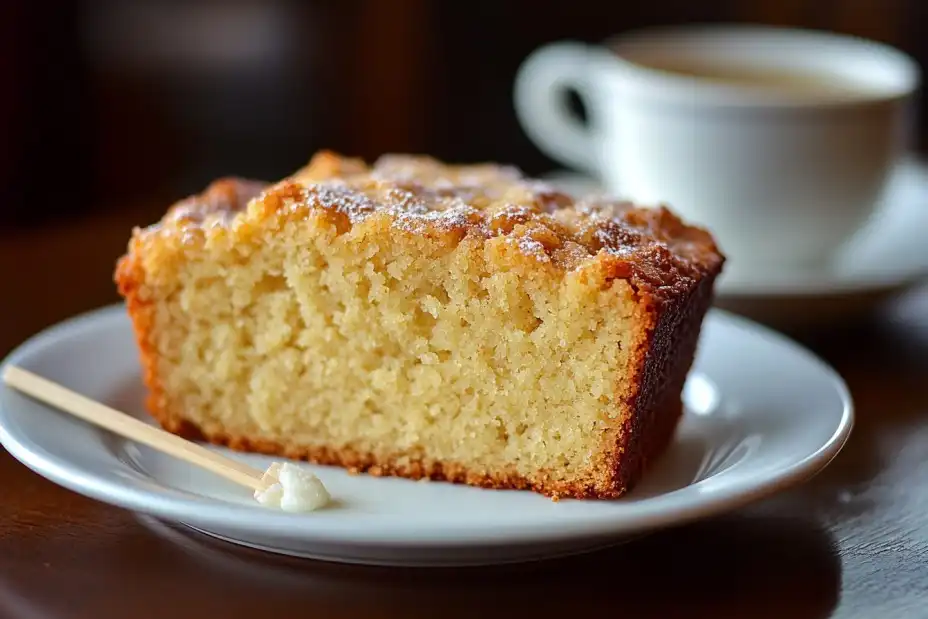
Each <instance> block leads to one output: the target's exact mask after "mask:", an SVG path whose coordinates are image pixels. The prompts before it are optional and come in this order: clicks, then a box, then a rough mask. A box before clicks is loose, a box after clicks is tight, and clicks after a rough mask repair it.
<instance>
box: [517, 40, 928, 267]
mask: <svg viewBox="0 0 928 619" xmlns="http://www.w3.org/2000/svg"><path fill="white" fill-rule="evenodd" d="M681 67H682V69H681ZM919 79H920V76H919V70H918V66H917V64H916V63H915V62H914V61H913V60H912V59H911V58H909V57H908V56H907V55H905V54H903V53H902V52H900V51H898V50H896V49H893V48H891V47H888V46H885V45H881V44H877V43H873V42H870V41H865V40H861V39H856V38H851V37H846V36H839V35H833V34H826V33H820V32H814V31H805V30H791V29H781V28H767V27H755V26H699V27H696V26H684V27H674V28H662V29H651V30H643V31H637V32H634V33H630V34H626V35H623V36H619V37H616V38H614V39H612V40H610V41H609V42H608V43H607V44H605V45H602V46H590V45H586V44H582V43H576V42H559V43H554V44H551V45H548V46H546V47H543V48H541V49H539V50H537V51H536V52H534V53H533V54H532V55H531V56H529V57H528V58H527V59H526V61H525V62H524V63H523V65H522V67H521V68H520V69H519V72H518V75H517V77H516V81H515V89H514V104H515V110H516V113H517V116H518V119H519V121H520V123H521V124H522V126H523V128H524V130H525V132H526V133H527V135H528V136H529V137H530V138H531V139H532V140H533V141H534V142H535V143H536V145H537V146H538V147H539V148H540V149H541V150H543V151H544V152H545V153H547V154H548V155H549V156H551V157H552V158H554V159H557V160H558V161H560V162H562V163H564V164H566V165H568V166H570V167H572V168H575V169H578V170H580V171H582V172H585V173H589V174H591V175H594V176H595V177H596V178H597V179H598V180H599V181H600V183H601V184H602V185H603V186H604V188H605V189H606V190H607V191H608V192H609V193H611V194H613V195H616V196H619V197H623V198H627V199H631V200H634V201H636V202H640V203H644V204H657V203H663V204H667V205H668V206H670V207H671V208H672V209H673V210H675V211H676V212H678V213H679V214H681V216H683V217H684V218H686V219H688V220H689V221H692V222H694V223H698V224H701V225H704V226H706V227H708V228H710V229H711V230H712V232H713V233H714V234H715V236H716V238H717V240H718V241H719V244H720V245H721V247H722V250H723V251H724V252H725V253H726V254H727V255H728V256H729V259H730V261H729V268H731V267H734V268H739V267H742V266H750V267H751V268H757V264H759V263H760V264H764V265H766V266H768V267H769V266H771V265H777V266H786V267H789V268H796V267H797V266H801V265H803V264H812V263H820V262H821V261H823V260H827V258H828V257H829V256H831V255H833V254H834V252H835V251H836V250H837V249H838V248H839V247H840V246H841V245H842V244H843V243H844V242H845V241H846V240H848V239H849V237H851V236H852V235H853V234H854V233H855V232H856V231H857V230H858V229H860V228H861V227H862V226H863V225H864V224H865V223H866V221H867V220H868V219H869V217H870V216H871V215H872V214H873V211H874V209H875V208H876V205H877V204H878V202H879V198H880V196H881V194H882V192H883V190H884V188H885V187H886V186H887V184H888V181H889V179H890V176H891V172H892V170H893V167H894V164H895V162H896V161H897V159H898V158H899V156H900V155H901V154H902V152H903V151H904V149H905V142H906V140H905V136H906V129H907V127H908V124H909V122H910V120H911V118H910V115H909V111H910V110H909V106H908V102H909V101H910V99H911V96H912V94H913V92H914V91H915V90H916V88H917V87H918V83H919ZM570 91H574V92H576V93H577V95H579V97H580V98H581V100H582V101H583V103H584V107H585V110H586V116H587V120H586V121H582V120H580V118H578V117H577V116H576V115H574V114H572V113H571V110H570V108H569V105H568V103H569V99H568V94H569V92H570ZM752 265H753V266H752Z"/></svg>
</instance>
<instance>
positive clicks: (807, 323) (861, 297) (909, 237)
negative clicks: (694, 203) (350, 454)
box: [548, 158, 928, 329]
mask: <svg viewBox="0 0 928 619" xmlns="http://www.w3.org/2000/svg"><path fill="white" fill-rule="evenodd" d="M548 180H550V181H551V182H553V183H554V184H556V185H558V186H560V187H562V188H563V190H564V191H567V192H569V193H574V194H580V193H591V192H592V193H600V192H602V189H601V188H600V187H599V185H598V183H597V182H596V181H595V180H593V179H591V178H589V177H586V176H583V175H579V174H576V173H573V172H568V171H560V172H555V173H553V174H551V175H549V177H548ZM671 206H672V205H671ZM925 230H928V164H926V163H925V162H923V161H920V160H918V159H914V158H909V159H904V160H902V161H901V162H900V163H899V165H898V166H897V167H896V169H895V171H894V173H893V177H892V179H891V181H890V183H889V186H888V187H887V190H886V194H885V195H884V197H883V200H882V202H881V204H879V205H878V208H877V210H876V213H875V214H874V216H873V218H872V220H871V221H870V222H869V223H868V225H867V226H865V227H864V228H862V229H861V230H860V232H859V233H858V234H857V235H855V236H854V237H853V238H852V239H850V240H849V241H848V243H847V244H846V246H845V247H843V248H842V249H841V250H840V251H838V252H836V253H835V255H834V256H833V257H832V259H831V260H830V261H828V262H826V263H823V264H821V265H819V266H818V267H817V268H805V269H789V270H777V269H775V268H772V267H768V268H766V269H763V270H759V271H758V270H752V269H738V268H736V267H737V265H734V264H733V263H729V264H728V265H726V269H725V271H724V272H723V273H722V275H721V276H720V277H719V281H718V283H717V285H716V305H717V306H718V307H720V308H723V309H728V310H731V311H734V312H737V313H739V314H743V315H745V316H748V317H750V318H752V319H755V320H760V321H762V322H765V323H768V324H770V325H773V326H776V327H777V328H780V329H793V328H801V329H805V328H815V327H819V326H822V325H830V324H834V323H835V322H838V321H845V320H851V319H854V318H856V317H858V316H860V315H862V314H863V313H865V312H867V311H870V310H871V309H873V308H874V307H876V306H877V305H878V304H879V303H882V302H883V301H885V300H887V299H889V298H891V297H893V296H895V295H897V294H899V293H901V292H903V291H905V290H906V289H908V288H909V287H911V286H912V285H913V284H916V283H918V282H919V281H920V280H922V279H925V278H926V277H928V246H926V245H925V242H924V238H923V237H924V231H925ZM723 250H724V248H723Z"/></svg>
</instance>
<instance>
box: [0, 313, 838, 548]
mask: <svg viewBox="0 0 928 619" xmlns="http://www.w3.org/2000/svg"><path fill="white" fill-rule="evenodd" d="M5 363H10V364H16V365H19V366H21V367H24V368H25V369H28V370H31V371H33V372H36V373H38V374H40V375H43V376H46V377H48V378H50V379H52V380H55V381H58V382H60V383H62V384H64V385H65V386H67V387H69V388H71V389H74V390H76V391H78V392H81V393H83V394H85V395H87V396H89V397H92V398H95V399H97V400H101V401H103V402H105V403H107V404H109V405H111V406H113V407H116V408H118V409H120V410H123V411H125V412H127V413H128V414H131V415H134V416H137V417H139V418H142V419H149V418H148V417H147V415H146V414H145V412H144V409H143V405H142V401H143V398H144V389H143V387H142V385H141V382H140V378H139V370H138V362H137V357H136V348H135V343H134V339H133V336H132V332H131V329H130V324H129V321H128V318H127V317H126V315H125V312H124V310H123V308H122V307H121V306H115V307H110V308H104V309H101V310H98V311H95V312H92V313H89V314H85V315H83V316H79V317H77V318H74V319H71V320H69V321H67V322H65V323H62V324H60V325H58V326H56V327H53V328H51V329H49V330H47V331H45V332H43V333H40V334H38V335H37V336H35V337H34V338H32V339H30V340H29V341H28V342H26V343H25V344H23V345H22V346H21V347H19V348H18V349H17V350H16V351H14V352H13V353H12V354H11V355H10V357H9V358H8V359H7V360H6V361H5ZM685 401H686V409H687V410H686V413H685V415H684V418H683V420H682V422H681V425H680V427H679V431H678V432H677V435H676V437H675V440H674V441H673V443H672V445H671V446H670V448H669V450H668V451H667V453H666V455H665V456H664V457H663V458H662V459H661V460H660V461H658V462H657V463H656V466H655V467H654V468H653V469H652V470H651V471H650V472H649V473H648V474H647V476H646V477H645V479H644V480H643V482H642V483H641V484H640V485H639V486H638V487H637V488H636V489H635V490H634V492H632V493H631V494H629V495H627V496H626V497H624V498H622V499H619V500H614V501H581V500H561V501H559V502H553V501H551V500H549V499H547V498H545V497H543V496H541V495H538V494H534V493H530V492H525V491H504V490H484V489H479V488H471V487H466V486H460V485H453V484H447V483H439V482H427V483H424V482H416V481H411V480H404V479H396V478H376V477H370V476H366V475H359V476H351V475H348V474H347V473H346V472H345V471H343V470H341V469H338V468H332V467H312V468H313V469H314V470H315V472H316V473H317V474H318V475H319V476H320V477H321V478H322V480H323V481H324V483H325V484H326V486H327V487H328V488H329V490H330V492H331V494H332V496H333V499H334V502H333V504H332V505H331V506H328V507H326V508H325V509H322V510H319V511H316V512H311V513H308V514H291V513H285V512H281V511H276V510H270V509H266V508H263V507H261V506H258V505H257V504H256V503H254V502H253V500H252V497H251V495H250V494H249V492H248V491H247V490H246V489H244V488H240V487H237V486H234V485H232V484H230V483H227V482H226V481H224V480H222V479H219V478H217V477H214V476H213V475H211V474H210V473H207V472H204V471H201V470H198V469H194V468H193V467H191V466H189V465H187V464H185V463H183V462H180V461H176V460H173V459H171V458H170V457H167V456H163V455H161V454H159V453H157V452H155V451H153V450H151V449H148V448H146V447H143V446H139V445H136V444H133V443H129V442H127V441H124V440H122V439H120V438H118V437H115V436H113V435H110V434H108V433H107V432H105V431H102V430H99V429H97V428H95V427H92V426H90V425H87V424H85V423H83V422H81V421H79V420H76V419H74V418H72V417H70V416H69V415H67V414H65V413H62V412H60V411H57V410H55V409H53V408H49V407H47V406H45V405H43V404H40V403H38V402H37V401H34V400H32V399H31V398H28V397H26V396H24V395H22V394H20V393H19V392H16V391H14V390H12V389H10V388H8V387H2V388H0V440H2V442H3V445H4V447H6V448H7V450H9V451H10V452H11V453H12V454H13V455H14V456H15V457H16V458H18V459H19V460H21V461H22V462H24V463H25V464H26V465H27V466H29V467H30V468H32V469H33V470H35V471H36V472H38V473H39V474H40V475H43V476H45V477H47V478H48V479H50V480H52V481H53V482H55V483H58V484H60V485H62V486H64V487H66V488H70V489H71V490H74V491H76V492H79V493H81V494H84V495H87V496H90V497H93V498H95V499H98V500H100V501H105V502H107V503H111V504H113V505H117V506H120V507H124V508H127V509H131V510H135V511H138V512H142V513H145V514H149V515H151V516H155V517H158V518H162V519H166V520H171V521H176V522H180V523H183V524H186V525H188V526H190V527H193V528H196V529H198V530H200V531H203V532H205V533H209V534H211V535H214V536H216V537H220V538H223V539H226V540H229V541H232V542H236V543H239V544H244V545H248V546H253V547H257V548H263V549H266V550H270V551H274V552H279V553H286V554H292V555H298V556H306V557H313V558H320V559H327V560H333V561H344V562H356V563H372V564H403V565H463V564H489V563H500V562H509V561H522V560H530V559H538V558H544V557H551V556H556V555H562V554H569V553H574V552H581V551H585V550H591V549H593V548H598V547H602V546H606V545H610V544H615V543H618V542H620V541H622V540H623V539H626V538H627V537H629V536H633V535H637V534H640V533H643V532H647V531H650V530H654V529H659V528H662V527H667V526H671V525H676V524H680V523H684V522H687V521H691V520H694V519H697V518H702V517H706V516H710V515H713V514H718V513H720V512H723V511H727V510H731V509H735V508H737V507H739V506H742V505H745V504H747V503H749V502H751V501H754V500H757V499H760V498H762V497H765V496H767V495H770V494H772V493H774V492H777V491H779V490H783V489H784V488H787V487H789V486H791V485H793V484H796V483H798V482H801V481H803V480H804V479H806V478H808V477H809V476H811V475H813V474H814V473H816V472H817V471H819V470H821V469H822V468H823V467H825V466H826V465H827V464H828V463H829V461H831V459H832V458H833V457H834V456H835V454H837V453H838V451H839V450H840V449H841V447H842V445H843V444H844V442H845V440H846V439H847V437H848V434H849V433H850V431H851V426H852V406H851V400H850V396H849V395H848V391H847V388H846V387H845V385H844V383H843V382H842V380H841V378H840V377H839V376H838V375H837V374H836V373H835V372H834V371H833V370H832V369H830V368H829V367H828V366H827V365H826V364H824V363H823V362H822V361H820V360H818V359H817V358H816V357H814V356H813V355H812V354H810V353H809V352H807V351H806V350H804V349H802V348H800V347H799V346H798V345H796V344H794V343H792V342H790V341H789V340H787V339H785V338H783V337H782V336H779V335H777V334H775V333H773V332H772V331H768V330H766V329H764V328H761V327H758V326H756V325H754V324H753V323H750V322H747V321H745V320H743V319H740V318H735V317H733V316H730V315H727V314H724V313H721V312H719V311H717V310H715V311H713V312H711V313H710V315H709V316H708V317H707V319H706V322H705V326H704V331H703V335H702V339H701V344H700V350H699V354H698V359H697V361H696V363H695V367H694V369H693V371H692V373H691V375H690V379H689V382H688V384H687V386H686V390H685ZM149 421H150V420H149ZM227 453H229V455H233V457H236V458H241V459H243V460H245V461H249V462H251V463H252V464H254V465H255V466H258V467H262V468H263V467H266V466H267V465H268V464H269V463H270V461H271V460H270V459H268V458H265V457H261V456H249V455H242V454H233V453H232V452H227Z"/></svg>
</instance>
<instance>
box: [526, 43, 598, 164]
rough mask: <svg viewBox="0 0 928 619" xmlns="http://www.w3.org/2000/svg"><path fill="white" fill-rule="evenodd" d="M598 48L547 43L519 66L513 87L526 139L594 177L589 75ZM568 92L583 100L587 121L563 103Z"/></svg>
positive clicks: (594, 160) (595, 157) (575, 44)
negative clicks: (578, 116)
mask: <svg viewBox="0 0 928 619" xmlns="http://www.w3.org/2000/svg"><path fill="white" fill-rule="evenodd" d="M597 52H598V50H596V49H594V48H591V47H590V46H589V45H586V44H583V43H575V42H571V41H564V42H560V43H552V44H550V45H546V46H544V47H542V48H541V49H539V50H537V51H535V52H533V53H532V54H530V55H529V57H528V58H527V59H526V60H525V62H523V63H522V66H521V67H519V70H518V72H517V74H516V78H515V84H514V90H513V105H514V107H515V112H516V117H517V118H518V120H519V123H520V124H521V125H522V128H523V130H524V131H525V133H526V134H527V135H528V137H529V139H530V140H532V142H534V143H535V145H536V146H537V147H538V148H539V149H540V150H541V151H542V152H544V153H545V154H546V155H548V156H550V157H551V158H553V159H556V160H558V161H560V162H561V163H563V164H566V165H568V166H570V167H573V168H579V169H580V171H582V172H586V173H590V174H593V175H594V176H598V175H599V169H598V168H599V162H598V153H597V152H596V149H597V148H598V145H597V144H596V138H595V135H594V129H593V127H592V125H593V124H594V123H595V119H594V118H593V112H594V111H595V110H594V107H593V101H592V100H591V99H592V98H591V96H590V92H591V90H592V88H591V86H592V84H591V81H590V78H591V77H592V75H591V71H592V66H591V64H592V60H593V59H594V58H593V56H594V55H595V54H596V53H597ZM570 91H574V92H576V93H577V95H579V97H580V99H581V101H583V104H584V105H585V107H586V109H587V118H588V119H589V120H588V121H587V122H586V123H584V122H583V121H581V120H580V119H579V118H577V117H576V116H575V115H574V114H573V113H572V112H571V110H570V108H569V107H568V103H567V102H568V99H567V94H568V93H569V92H570Z"/></svg>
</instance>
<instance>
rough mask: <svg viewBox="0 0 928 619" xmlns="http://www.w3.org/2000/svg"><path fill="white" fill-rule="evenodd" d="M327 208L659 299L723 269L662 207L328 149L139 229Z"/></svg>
mask: <svg viewBox="0 0 928 619" xmlns="http://www.w3.org/2000/svg"><path fill="white" fill-rule="evenodd" d="M281 209H286V210H287V212H288V213H289V214H294V213H297V214H299V213H309V212H311V211H312V210H313V209H324V210H325V211H326V212H328V213H330V214H332V215H335V216H338V217H339V218H340V219H341V220H343V221H344V224H345V226H348V227H350V226H353V225H355V224H358V223H360V222H362V221H364V220H365V219H367V218H369V217H372V216H387V217H389V218H390V219H391V220H392V225H393V226H396V227H398V228H400V229H402V230H406V231H408V232H410V233H420V234H437V233H448V232H451V233H455V234H456V236H457V237H458V238H460V239H463V238H465V237H476V238H481V239H491V238H500V237H502V238H504V239H505V241H506V243H508V244H512V245H513V247H515V248H517V249H518V251H519V252H520V253H521V254H524V255H525V257H526V258H527V259H530V260H535V261H538V262H541V263H544V264H547V265H549V266H552V267H555V268H560V269H564V270H574V269H578V268H593V269H596V270H598V271H599V272H600V274H601V275H603V276H604V277H603V279H604V280H611V279H615V278H622V279H626V280H628V281H629V282H630V283H632V285H633V286H634V287H636V288H643V289H645V290H646V291H647V292H649V293H650V294H651V295H652V296H664V295H662V294H661V293H665V294H671V295H673V294H674V293H679V292H682V291H683V290H687V289H690V288H691V287H692V285H693V284H694V283H695V282H696V281H698V280H700V279H702V278H703V277H705V276H707V275H714V274H716V273H718V271H719V270H720V269H721V266H722V263H723V262H724V257H723V256H722V254H721V253H720V251H719V249H718V248H717V246H716V244H715V242H714V240H713V238H712V236H711V235H710V234H709V233H708V232H706V231H705V230H702V229H700V228H696V227H693V226H689V225H686V224H684V223H683V222H682V221H681V220H680V219H679V218H678V217H677V216H676V215H674V214H673V213H672V212H671V211H669V210H668V209H667V208H665V207H664V206H657V207H653V208H645V207H639V206H635V205H633V204H631V203H629V202H625V201H619V200H614V199H608V198H602V197H596V196H588V197H584V198H576V199H575V198H573V197H571V196H568V195H566V194H564V193H561V192H559V191H557V190H556V189H555V188H553V187H552V186H550V185H548V184H546V183H543V182H541V181H537V180H533V179H529V178H526V177H525V176H523V175H522V173H521V172H520V171H519V170H517V169H516V168H513V167H507V166H501V165H496V164H489V163H487V164H472V165H448V164H445V163H442V162H440V161H437V160H436V159H433V158H431V157H426V156H416V155H385V156H383V157H381V158H380V159H379V160H378V161H377V162H376V163H374V164H373V165H372V166H368V165H367V164H365V163H364V162H363V161H361V160H359V159H353V158H345V157H341V156H339V155H336V154H334V153H331V152H328V151H322V152H319V153H317V154H316V155H315V156H314V157H313V159H312V160H311V161H310V163H309V164H308V165H307V166H306V167H304V168H302V169H300V170H298V171H297V172H296V173H294V174H293V175H291V176H290V177H288V178H286V179H284V180H282V181H280V182H278V183H274V184H271V185H267V184H265V183H260V182H256V181H249V180H242V179H235V178H227V179H221V180H218V181H216V182H214V183H213V184H212V185H210V186H209V187H208V188H207V189H206V190H205V191H204V192H203V193H201V194H199V195H196V196H191V197H190V198H187V199H185V200H182V201H180V202H178V203H176V204H175V205H173V206H172V207H171V208H170V209H169V210H168V212H167V213H166V214H165V216H164V218H163V219H162V220H161V221H160V222H159V223H158V224H156V225H154V226H151V227H149V228H147V229H145V230H139V231H136V238H135V241H136V242H141V241H142V240H143V239H144V237H146V236H149V235H151V234H156V233H157V234H170V235H175V234H176V235H179V236H180V237H184V236H185V235H190V234H193V233H194V232H196V231H199V230H208V229H210V228H216V227H219V228H229V227H234V225H235V222H236V221H238V220H241V219H243V218H245V219H248V220H250V221H253V222H255V221H257V222H260V220H262V219H266V218H269V217H273V216H274V215H280V210H281Z"/></svg>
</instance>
